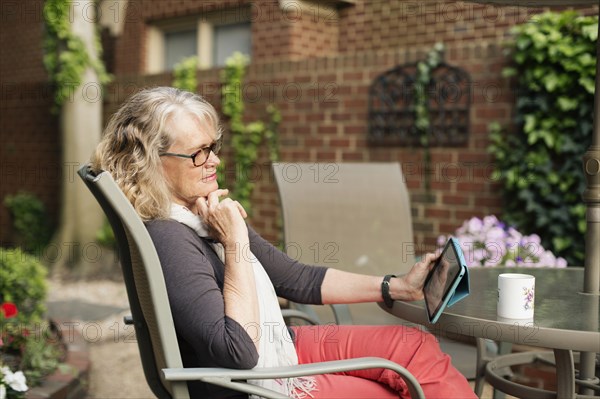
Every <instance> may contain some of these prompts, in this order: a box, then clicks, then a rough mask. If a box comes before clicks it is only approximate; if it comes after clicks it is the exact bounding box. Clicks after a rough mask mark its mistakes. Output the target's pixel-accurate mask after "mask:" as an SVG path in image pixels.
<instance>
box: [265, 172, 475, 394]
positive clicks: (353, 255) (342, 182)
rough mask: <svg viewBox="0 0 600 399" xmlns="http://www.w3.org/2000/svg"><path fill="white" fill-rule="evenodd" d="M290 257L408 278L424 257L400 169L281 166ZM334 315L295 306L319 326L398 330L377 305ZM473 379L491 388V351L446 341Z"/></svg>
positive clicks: (343, 308)
mask: <svg viewBox="0 0 600 399" xmlns="http://www.w3.org/2000/svg"><path fill="white" fill-rule="evenodd" d="M273 172H274V177H275V181H276V183H277V188H278V191H279V196H280V202H281V209H282V214H283V234H284V241H285V250H286V252H287V253H288V254H289V255H290V256H291V257H293V258H294V259H297V260H299V261H301V262H303V263H308V264H319V265H323V266H329V267H334V268H336V269H342V270H346V271H349V272H356V273H363V274H371V275H381V276H384V275H386V274H402V273H406V272H407V271H408V270H409V269H410V267H411V266H412V265H413V264H414V263H415V261H416V254H420V253H422V252H425V251H432V250H433V248H417V247H415V244H414V238H413V224H412V211H411V206H410V197H409V194H408V190H407V187H406V183H405V180H404V176H403V174H402V170H401V167H400V164H398V163H393V162H389V163H276V164H274V165H273ZM331 307H332V308H333V312H332V311H329V310H328V308H327V307H323V306H312V305H303V304H295V303H293V304H290V308H292V309H294V310H295V311H301V312H304V313H306V314H308V315H309V316H310V317H311V318H312V319H314V320H316V321H317V322H318V323H327V322H336V323H338V324H369V325H374V324H398V323H403V324H404V323H405V322H403V321H402V320H400V319H398V318H396V317H394V316H392V315H390V314H388V313H387V312H384V311H383V310H381V309H378V308H377V307H376V305H374V304H372V303H366V304H352V305H332V306H331ZM439 339H440V345H441V347H442V350H444V351H445V352H447V353H449V354H450V355H451V356H452V359H453V364H454V366H455V367H457V368H458V370H459V371H460V372H461V373H463V374H464V375H465V376H466V377H467V378H470V379H474V378H475V379H477V389H478V392H480V391H481V388H482V386H483V385H482V384H483V378H482V377H483V371H482V370H483V368H484V366H485V360H486V358H484V357H483V354H484V350H485V343H484V342H483V341H482V340H479V341H477V345H478V348H476V347H475V346H474V345H472V344H470V343H467V344H465V343H462V342H457V341H453V340H448V339H446V338H444V337H439Z"/></svg>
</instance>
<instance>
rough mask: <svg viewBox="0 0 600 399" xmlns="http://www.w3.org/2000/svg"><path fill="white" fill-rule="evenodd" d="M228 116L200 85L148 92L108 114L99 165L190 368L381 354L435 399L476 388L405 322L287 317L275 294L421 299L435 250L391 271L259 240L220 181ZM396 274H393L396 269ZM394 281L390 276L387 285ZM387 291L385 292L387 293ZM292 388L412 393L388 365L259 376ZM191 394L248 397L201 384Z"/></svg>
mask: <svg viewBox="0 0 600 399" xmlns="http://www.w3.org/2000/svg"><path fill="white" fill-rule="evenodd" d="M220 143H221V126H220V124H219V119H218V116H217V114H216V112H215V110H214V108H213V107H212V106H211V105H210V104H209V103H208V102H206V101H205V100H204V99H203V98H201V97H200V96H198V95H195V94H191V93H188V92H183V91H180V90H177V89H174V88H167V87H158V88H153V89H146V90H143V91H141V92H139V93H137V94H135V95H134V96H132V97H131V98H130V99H129V100H128V101H126V102H125V103H124V104H123V105H122V106H121V108H120V109H119V111H118V112H117V113H116V114H115V115H114V116H113V117H112V118H111V120H110V122H109V124H108V126H107V128H106V130H105V134H104V137H103V139H102V142H101V143H100V144H99V146H98V148H97V150H96V153H95V155H94V160H93V163H94V167H95V168H96V169H97V170H101V169H102V170H106V171H108V172H109V173H111V174H112V176H113V177H114V179H115V180H116V182H117V183H118V184H119V186H120V187H121V189H122V190H123V192H124V193H125V195H126V196H127V198H128V199H129V200H130V201H131V203H132V204H133V206H134V208H135V209H136V211H137V212H138V214H139V215H140V217H141V218H142V219H143V220H144V221H145V222H146V226H147V228H148V231H149V233H150V235H151V237H152V240H153V241H154V244H155V246H156V249H157V252H158V255H159V257H160V260H161V264H162V267H163V270H164V277H165V281H166V284H167V291H168V295H169V301H170V306H171V309H172V313H173V318H174V321H175V328H176V331H177V334H178V338H179V340H180V347H181V350H182V354H181V355H182V358H183V362H184V366H186V367H211V366H212V367H215V366H220V367H230V368H253V367H273V366H286V365H293V364H298V363H300V364H301V363H312V362H319V361H326V360H337V359H347V358H356V357H362V356H378V357H384V358H387V359H390V360H392V361H395V362H396V363H398V364H401V365H403V366H404V367H406V368H407V369H408V370H409V371H411V372H412V373H413V375H415V377H416V378H417V379H418V380H419V382H420V383H421V385H422V387H423V390H424V392H425V394H426V396H427V397H428V398H471V397H475V395H474V394H473V392H472V390H471V389H470V387H469V385H468V383H467V381H466V380H465V378H464V377H463V376H462V375H460V374H459V373H458V371H456V370H455V369H454V368H453V367H452V366H451V364H450V360H449V357H448V356H447V355H445V354H443V353H441V351H440V349H439V347H438V345H437V343H436V340H435V338H433V337H432V336H431V335H429V334H426V333H423V332H421V331H420V330H417V329H409V328H406V327H402V326H321V327H314V326H304V327H293V328H290V329H288V328H287V327H286V326H285V325H284V321H283V318H282V316H281V311H280V309H279V306H278V302H277V296H281V297H283V298H287V299H290V300H292V301H296V302H301V303H315V304H320V303H324V304H332V303H356V302H380V301H382V300H383V299H387V300H391V299H394V300H407V301H410V300H416V299H421V298H422V295H423V294H422V286H423V282H424V280H425V277H426V275H427V273H428V271H429V269H430V268H431V266H432V264H433V261H434V260H435V255H434V254H427V255H425V256H424V257H423V260H422V261H421V262H419V263H417V264H415V265H414V266H413V267H412V269H411V270H410V271H409V273H408V274H406V275H404V276H401V277H397V278H391V280H389V293H388V292H387V290H386V292H383V293H382V287H383V286H384V285H383V284H382V277H381V276H365V275H358V274H353V273H348V272H343V271H339V270H336V269H332V268H324V267H317V266H310V265H304V264H300V263H299V262H296V261H294V260H293V259H290V258H289V257H287V256H286V255H285V254H284V253H282V252H280V251H279V250H277V249H276V248H274V247H273V246H272V245H270V244H269V243H268V242H266V241H265V240H263V239H262V238H261V237H260V236H259V235H258V234H257V233H256V232H255V231H254V230H252V228H251V227H249V226H248V225H247V224H246V222H245V220H244V219H245V218H246V216H247V215H246V212H245V210H244V209H243V208H242V207H241V206H240V204H239V203H238V202H236V201H234V200H232V199H231V198H228V197H227V194H228V191H227V190H224V189H219V187H218V184H217V174H216V170H217V166H218V165H219V163H220V160H219V158H218V156H217V154H218V152H219V149H220ZM388 279H389V277H388ZM386 288H387V286H386ZM385 296H389V297H387V298H386V297H385ZM251 382H252V383H255V384H257V385H262V386H265V387H267V388H270V389H274V390H277V391H280V392H283V393H286V394H288V395H292V396H295V397H305V396H306V395H307V394H308V395H310V396H312V397H315V398H344V399H348V398H397V397H399V396H401V397H405V396H407V394H408V392H407V388H406V386H405V384H404V382H403V381H402V379H401V378H399V376H398V375H397V374H396V373H394V372H392V371H390V370H382V369H374V370H359V371H352V372H346V373H339V374H327V375H319V376H315V377H303V378H294V379H285V380H266V381H264V380H263V381H258V380H257V381H251ZM189 387H190V392H191V394H192V397H195V398H223V397H227V398H230V397H244V395H240V393H238V392H233V391H230V390H226V389H223V388H220V387H217V386H213V385H209V384H204V383H201V382H193V383H190V384H189Z"/></svg>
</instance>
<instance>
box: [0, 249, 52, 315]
mask: <svg viewBox="0 0 600 399" xmlns="http://www.w3.org/2000/svg"><path fill="white" fill-rule="evenodd" d="M46 274H47V271H46V268H45V267H44V265H42V263H41V262H40V261H39V260H38V258H36V257H35V256H32V255H29V254H27V253H24V252H23V251H22V250H21V249H18V248H16V249H3V248H0V303H3V302H12V303H14V304H15V305H16V306H17V308H18V309H19V314H18V315H17V316H16V320H15V321H16V322H17V323H19V324H23V325H30V324H34V323H38V322H40V321H41V319H42V316H43V315H44V312H45V311H46V305H45V300H46V292H47V286H46V280H45V278H46Z"/></svg>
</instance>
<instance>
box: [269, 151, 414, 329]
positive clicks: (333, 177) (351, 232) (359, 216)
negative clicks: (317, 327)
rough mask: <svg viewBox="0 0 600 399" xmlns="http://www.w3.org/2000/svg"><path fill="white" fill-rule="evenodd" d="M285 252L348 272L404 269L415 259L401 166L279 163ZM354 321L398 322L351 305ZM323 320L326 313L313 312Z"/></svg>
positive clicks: (327, 316) (367, 306) (397, 271)
mask: <svg viewBox="0 0 600 399" xmlns="http://www.w3.org/2000/svg"><path fill="white" fill-rule="evenodd" d="M273 171H274V176H275V180H276V182H277V187H278V190H279V195H280V200H281V208H282V213H283V227H284V228H283V230H284V239H285V249H286V252H287V253H288V254H289V255H290V256H291V257H293V258H294V259H298V260H300V261H302V262H304V263H309V264H318V265H324V266H330V267H335V268H336V269H342V270H346V271H349V272H355V273H363V274H373V275H381V276H383V275H385V274H401V273H405V272H407V271H408V270H409V269H410V267H411V266H412V265H413V264H414V263H415V253H416V252H417V249H416V248H415V246H414V239H413V227H412V213H411V208H410V198H409V194H408V190H407V188H406V184H405V181H404V178H403V176H402V171H401V168H400V165H399V164H398V163H277V164H274V165H273ZM350 309H351V313H352V318H353V321H354V324H396V323H398V319H397V318H395V317H393V316H390V315H388V314H386V313H385V312H383V311H379V310H377V309H375V308H374V305H373V304H355V305H350ZM317 313H318V315H319V319H320V320H321V321H322V322H325V321H327V322H329V321H332V320H331V317H332V316H331V313H330V312H328V311H324V310H318V311H317Z"/></svg>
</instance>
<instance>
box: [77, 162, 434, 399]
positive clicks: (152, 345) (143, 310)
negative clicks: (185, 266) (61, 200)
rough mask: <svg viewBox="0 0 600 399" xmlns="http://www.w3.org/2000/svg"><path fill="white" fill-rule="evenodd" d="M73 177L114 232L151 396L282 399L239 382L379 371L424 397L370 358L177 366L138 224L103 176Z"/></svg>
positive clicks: (147, 242)
mask: <svg viewBox="0 0 600 399" xmlns="http://www.w3.org/2000/svg"><path fill="white" fill-rule="evenodd" d="M78 173H79V175H80V177H81V178H82V180H83V181H84V183H85V184H86V186H87V187H88V189H89V190H90V191H91V192H92V194H93V195H94V197H95V198H96V200H97V201H98V202H99V203H100V205H101V207H102V209H103V210H104V212H105V214H106V216H107V218H108V220H109V222H110V224H111V226H112V228H113V231H114V233H115V238H116V241H117V244H118V251H119V256H120V261H121V268H122V272H123V278H124V282H125V285H126V289H127V296H128V300H129V304H130V307H131V313H132V316H131V318H129V320H128V322H129V323H131V324H133V325H134V328H135V332H136V337H137V342H138V347H139V351H140V357H141V361H142V365H143V369H144V374H145V377H146V381H147V383H148V385H149V387H150V388H151V390H152V392H153V393H154V394H155V395H156V397H158V398H189V392H188V387H187V383H186V382H187V381H192V380H200V381H203V382H206V383H209V384H214V385H218V386H222V387H226V388H229V389H233V390H236V391H239V392H244V393H247V394H255V395H259V396H261V397H265V398H285V396H283V395H281V394H279V393H276V392H274V391H271V390H268V389H264V388H262V387H257V386H255V385H251V384H248V383H246V381H245V380H247V379H269V378H289V377H299V376H305V375H315V374H324V373H332V372H340V371H349V370H359V369H369V368H385V369H390V370H394V371H395V372H397V373H398V374H399V375H400V376H401V377H402V378H403V379H404V381H406V384H407V386H408V388H409V391H410V395H411V397H412V398H424V395H423V390H422V389H421V387H420V385H419V384H418V382H417V381H416V379H415V378H414V376H413V375H412V374H410V373H409V372H408V371H407V370H406V369H404V368H403V367H401V366H400V365H398V364H396V363H394V362H391V361H389V360H387V359H382V358H376V357H364V358H357V359H349V360H340V361H332V362H322V363H313V364H305V365H298V366H291V367H277V368H254V369H251V370H238V369H228V368H183V364H182V359H181V354H180V350H179V344H178V341H177V335H176V332H175V326H174V323H173V317H172V314H171V309H170V307H169V300H168V296H167V290H166V286H165V282H164V278H163V274H162V269H161V265H160V261H159V259H158V255H157V253H156V250H155V247H154V245H153V243H152V239H151V238H150V235H149V234H148V232H147V230H146V228H145V226H144V224H143V222H142V220H141V219H140V218H139V217H138V215H137V213H136V212H135V210H134V209H133V206H132V205H131V204H130V203H129V201H128V200H127V198H126V197H125V195H124V194H123V193H122V192H121V190H120V189H119V187H118V186H117V184H116V183H115V181H114V180H113V178H112V177H111V176H110V174H109V173H107V172H100V173H97V174H96V173H94V172H93V171H92V170H91V169H90V167H89V165H84V166H83V167H82V168H81V169H80V170H79V171H78Z"/></svg>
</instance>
